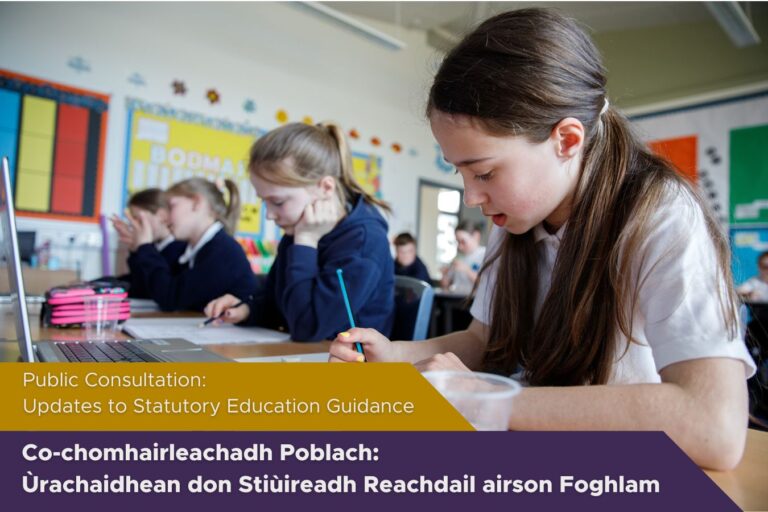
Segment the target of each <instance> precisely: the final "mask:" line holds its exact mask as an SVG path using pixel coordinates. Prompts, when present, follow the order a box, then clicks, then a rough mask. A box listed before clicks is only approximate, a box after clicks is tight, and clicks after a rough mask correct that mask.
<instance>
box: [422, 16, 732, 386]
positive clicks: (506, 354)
mask: <svg viewBox="0 0 768 512" xmlns="http://www.w3.org/2000/svg"><path fill="white" fill-rule="evenodd" d="M605 82H606V80H605V70H604V68H603V66H602V63H601V59H600V55H599V53H598V51H597V49H596V48H595V46H594V44H593V43H592V41H591V40H590V38H589V37H588V36H587V35H586V34H585V33H584V31H583V30H582V29H581V28H580V27H579V26H578V25H577V24H576V23H575V22H574V21H573V20H571V19H568V18H566V17H564V16H562V15H560V14H558V13H557V12H555V11H551V10H545V9H522V10H518V11H512V12H507V13H503V14H500V15H498V16H495V17H493V18H491V19H489V20H487V21H485V22H484V23H482V24H481V25H480V26H479V27H478V28H477V29H476V30H475V31H473V32H472V33H471V34H469V35H467V36H466V37H465V38H464V40H463V41H462V42H461V43H459V45H458V46H457V47H456V48H454V49H453V50H452V51H451V52H450V53H449V54H448V55H447V56H446V58H445V60H444V61H443V63H442V65H441V67H440V69H439V71H438V73H437V75H436V77H435V79H434V83H433V85H432V88H431V90H430V95H429V104H428V107H427V114H430V113H431V112H432V111H433V110H438V111H441V112H445V113H449V114H460V115H466V116H470V117H471V118H472V119H473V120H474V121H476V122H477V123H478V125H479V126H480V127H481V128H482V129H484V130H485V131H487V132H488V133H490V134H493V135H500V136H524V137H526V138H527V139H528V140H530V141H531V142H534V143H540V142H543V141H545V140H547V138H548V137H549V136H550V134H551V132H552V130H553V128H554V127H555V126H556V125H557V124H558V123H559V122H560V121H561V120H562V119H564V118H566V117H574V118H576V119H578V120H580V121H581V123H582V124H583V125H584V128H585V149H584V154H583V158H582V168H581V170H580V175H579V178H578V181H577V186H576V191H575V197H574V201H573V207H572V211H571V214H570V217H569V219H568V225H567V228H566V230H565V234H564V237H563V240H562V242H561V245H560V249H559V252H558V255H557V261H556V262H555V266H554V269H553V273H552V285H551V288H550V291H549V293H548V294H547V295H546V297H545V298H544V302H543V306H542V309H541V312H540V314H539V317H538V319H537V320H535V319H534V304H535V303H536V296H537V294H538V293H539V290H538V275H537V272H538V271H537V250H536V247H535V241H534V238H533V233H532V230H531V231H528V232H527V233H525V234H522V235H514V234H510V233H506V234H505V237H504V239H503V242H502V243H501V244H500V246H499V249H498V251H496V253H495V254H493V255H491V256H490V258H489V259H488V260H487V261H486V264H485V265H484V267H483V268H482V269H481V273H484V272H487V271H488V269H489V268H490V266H491V264H493V263H494V262H495V261H498V274H497V281H496V284H495V286H494V289H493V291H492V295H491V297H492V299H491V303H492V306H491V325H490V333H489V339H490V341H489V345H488V347H487V349H486V354H485V360H484V363H485V366H486V368H487V369H489V370H491V371H504V372H509V373H511V372H513V371H515V370H516V368H517V366H518V365H522V367H523V368H524V370H525V376H526V378H527V380H528V381H529V382H530V383H531V384H533V385H580V384H604V383H606V382H607V381H608V380H609V378H610V377H611V370H612V368H613V365H614V362H615V360H616V358H617V356H620V355H623V352H621V353H619V352H617V351H619V350H621V349H622V347H617V340H618V335H619V332H621V333H622V334H623V335H624V336H625V337H626V338H627V339H628V340H630V342H631V341H632V340H633V339H632V323H633V318H632V315H633V311H634V310H635V305H636V303H637V300H638V291H639V289H640V288H641V286H642V284H643V283H642V282H638V280H639V276H638V273H639V271H638V269H637V267H636V266H634V265H636V263H637V261H638V258H639V259H642V255H643V248H644V247H643V243H644V241H646V240H647V238H648V235H649V232H650V230H651V228H652V227H653V226H652V225H651V224H652V222H651V219H652V217H653V215H654V214H655V213H657V212H658V210H659V207H660V206H662V205H663V204H664V202H665V201H666V200H668V198H669V197H671V195H674V194H680V193H682V194H684V195H685V196H687V197H690V198H691V200H692V201H694V202H695V205H697V207H698V208H700V209H701V211H702V212H703V215H704V218H705V222H706V227H707V230H708V232H709V235H710V237H711V239H712V242H713V244H714V248H715V251H716V254H717V261H718V276H715V278H716V279H718V280H719V281H718V283H721V284H719V285H718V287H717V289H718V291H719V298H720V305H721V312H722V315H723V320H724V324H725V326H726V328H727V329H728V331H729V333H730V334H731V335H732V336H733V337H735V335H736V332H737V326H738V324H737V322H738V320H737V312H736V304H737V302H736V297H735V293H734V290H733V287H732V286H731V284H730V283H731V282H732V281H731V273H730V263H729V260H730V251H729V247H728V243H727V241H726V239H725V237H724V236H723V234H722V233H721V231H720V227H719V225H718V223H717V221H716V219H715V217H714V215H713V214H712V213H711V212H710V211H709V208H708V207H707V205H706V203H705V202H704V201H703V200H702V199H701V197H700V196H699V195H698V193H697V192H696V190H695V189H694V188H693V187H692V186H691V185H690V184H689V183H688V182H687V181H686V180H685V179H683V178H681V177H680V175H679V174H677V173H676V172H675V171H674V170H673V169H672V166H671V165H670V164H669V163H668V162H666V161H665V160H663V159H662V158H660V157H658V156H656V155H654V154H653V153H651V152H650V151H649V149H648V148H647V147H646V146H645V145H644V144H643V143H642V142H641V140H640V139H639V138H638V137H637V136H636V135H635V134H634V133H633V132H632V130H631V128H630V126H629V122H628V121H627V120H626V119H625V118H624V117H623V116H622V115H621V114H620V113H619V112H618V111H617V110H615V109H613V108H607V110H604V107H606V106H607V105H608V103H607V97H606V90H605ZM679 243H680V244H686V243H687V241H686V240H681V241H680V242H679ZM670 253H671V250H670ZM725 283H728V284H727V285H726V284H725ZM617 327H618V329H617ZM627 348H628V347H624V348H623V350H624V351H626V350H627Z"/></svg>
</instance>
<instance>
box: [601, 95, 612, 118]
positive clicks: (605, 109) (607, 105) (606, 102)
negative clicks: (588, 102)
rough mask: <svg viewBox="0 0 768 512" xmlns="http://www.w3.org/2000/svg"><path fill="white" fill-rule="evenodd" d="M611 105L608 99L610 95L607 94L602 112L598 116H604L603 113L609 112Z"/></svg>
mask: <svg viewBox="0 0 768 512" xmlns="http://www.w3.org/2000/svg"><path fill="white" fill-rule="evenodd" d="M610 105H611V104H610V102H609V101H608V96H606V97H605V99H604V100H603V108H602V109H601V110H600V113H599V114H598V116H602V115H603V114H605V113H606V112H608V107H609V106H610Z"/></svg>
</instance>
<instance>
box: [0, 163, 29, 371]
mask: <svg viewBox="0 0 768 512" xmlns="http://www.w3.org/2000/svg"><path fill="white" fill-rule="evenodd" d="M0 175H1V176H0V181H2V183H0V231H1V234H2V242H1V243H0V251H2V254H3V256H4V258H3V259H4V260H5V263H4V264H5V267H6V270H7V272H8V282H9V283H10V285H11V304H12V307H13V313H14V316H15V317H16V319H15V320H16V338H17V339H18V340H19V350H20V351H21V356H22V357H23V358H24V361H34V360H35V358H34V352H33V348H32V335H31V334H30V331H29V317H28V316H27V301H26V296H25V294H24V281H23V279H22V277H21V256H20V254H19V240H18V237H17V235H16V215H15V213H14V210H13V192H12V189H13V187H11V172H10V169H9V168H8V158H5V157H4V158H3V162H2V172H0Z"/></svg>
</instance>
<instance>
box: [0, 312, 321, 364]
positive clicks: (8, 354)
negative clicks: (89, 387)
mask: <svg viewBox="0 0 768 512" xmlns="http://www.w3.org/2000/svg"><path fill="white" fill-rule="evenodd" d="M40 308H41V306H40V304H29V305H28V306H27V309H28V311H29V323H30V330H31V334H32V339H33V340H34V341H38V340H53V341H76V340H82V339H83V331H82V329H57V328H53V327H42V326H40ZM163 316H176V317H178V316H184V317H190V316H191V317H195V316H199V317H201V318H202V316H203V315H201V314H199V313H157V312H152V313H137V314H135V315H134V317H136V318H157V317H163ZM14 322H15V319H14V317H13V312H12V311H11V307H10V305H9V304H2V305H0V337H1V338H3V339H4V340H15V339H16V329H15V326H14ZM116 338H117V339H130V336H128V335H127V334H124V333H118V335H117V336H116ZM330 345H331V342H329V341H322V342H318V343H295V342H283V343H226V344H221V345H206V346H205V348H206V349H208V350H210V351H211V352H215V353H217V354H220V355H222V356H224V357H230V358H232V359H239V358H243V357H261V356H280V355H294V354H311V353H316V352H323V351H327V350H328V347H330ZM18 360H19V347H18V343H17V342H16V341H3V342H0V361H18Z"/></svg>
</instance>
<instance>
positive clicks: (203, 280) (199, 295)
mask: <svg viewBox="0 0 768 512" xmlns="http://www.w3.org/2000/svg"><path fill="white" fill-rule="evenodd" d="M223 228H224V226H223V225H222V224H221V223H220V222H215V223H214V224H213V225H212V226H211V227H210V228H208V230H206V232H205V233H204V234H203V236H202V237H201V238H200V240H199V241H198V243H197V244H196V245H195V246H194V247H193V246H190V245H189V244H187V246H186V248H185V250H184V252H183V253H182V255H181V256H180V257H179V258H178V260H177V262H176V264H175V265H171V264H169V263H168V261H166V260H165V258H163V256H162V255H161V254H160V251H158V250H157V248H156V247H155V246H154V244H144V245H142V246H140V247H139V248H138V249H137V250H136V252H134V253H133V254H131V256H130V258H132V259H133V262H132V264H133V265H136V266H138V267H141V268H142V270H143V272H142V277H143V283H142V284H143V285H144V286H145V287H146V289H147V290H148V291H149V297H150V298H151V299H152V300H154V301H155V302H157V304H158V305H159V306H160V309H162V310H163V311H202V310H203V309H204V308H205V306H206V305H207V304H208V303H209V302H210V301H212V300H213V299H216V298H218V297H221V296H222V295H224V294H227V293H230V294H232V295H234V296H235V297H238V298H239V299H241V300H245V299H247V298H248V296H249V295H250V294H251V292H252V290H253V288H254V287H255V286H256V276H255V275H254V273H253V271H252V270H251V265H250V263H249V262H248V259H247V258H246V256H245V252H244V251H243V249H242V247H240V244H238V243H237V241H236V240H235V239H234V238H232V237H231V236H229V235H228V234H227V233H226V231H224V229H223Z"/></svg>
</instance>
